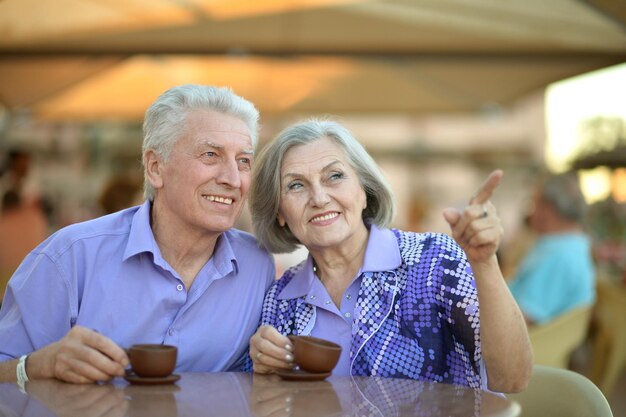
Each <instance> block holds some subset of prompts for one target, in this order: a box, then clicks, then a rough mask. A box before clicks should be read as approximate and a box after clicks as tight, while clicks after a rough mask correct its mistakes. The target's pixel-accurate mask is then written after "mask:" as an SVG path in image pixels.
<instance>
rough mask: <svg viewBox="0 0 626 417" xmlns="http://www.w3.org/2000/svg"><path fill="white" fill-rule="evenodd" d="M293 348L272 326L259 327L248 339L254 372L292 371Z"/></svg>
mask: <svg viewBox="0 0 626 417" xmlns="http://www.w3.org/2000/svg"><path fill="white" fill-rule="evenodd" d="M292 352H293V346H292V345H291V342H290V341H289V338H287V337H286V336H283V335H282V334H280V333H279V332H278V330H276V329H275V328H273V327H272V326H261V327H259V329H258V330H257V331H256V333H255V334H254V335H252V337H251V338H250V357H251V358H252V363H253V365H254V372H256V373H260V374H269V373H273V372H274V371H275V370H276V369H292V368H293V367H294V363H293V353H292Z"/></svg>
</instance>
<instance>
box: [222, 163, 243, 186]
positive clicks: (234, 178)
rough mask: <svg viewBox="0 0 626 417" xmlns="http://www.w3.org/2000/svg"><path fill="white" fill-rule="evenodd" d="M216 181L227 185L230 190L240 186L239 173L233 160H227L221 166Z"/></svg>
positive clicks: (237, 166)
mask: <svg viewBox="0 0 626 417" xmlns="http://www.w3.org/2000/svg"><path fill="white" fill-rule="evenodd" d="M217 180H218V182H219V183H220V184H224V185H227V186H229V187H232V188H239V187H240V186H241V172H240V171H239V165H238V164H237V161H235V160H228V161H226V162H224V163H223V164H222V167H221V168H220V172H219V175H218V177H217Z"/></svg>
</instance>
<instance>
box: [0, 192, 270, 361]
mask: <svg viewBox="0 0 626 417" xmlns="http://www.w3.org/2000/svg"><path fill="white" fill-rule="evenodd" d="M149 214H150V202H146V203H144V204H143V205H141V206H138V207H133V208H130V209H127V210H123V211H120V212H117V213H114V214H111V215H108V216H104V217H100V218H98V219H94V220H90V221H87V222H84V223H79V224H75V225H71V226H68V227H66V228H64V229H61V230H60V231H58V232H57V233H55V234H54V235H52V236H51V237H50V238H48V239H47V240H46V241H44V242H43V243H42V244H40V245H39V246H38V247H37V248H35V249H34V250H33V251H32V252H31V253H30V254H29V255H28V256H27V257H26V258H25V259H24V261H23V262H22V264H21V266H20V267H19V268H18V270H17V271H16V272H15V274H14V275H13V277H12V278H11V281H10V282H9V285H8V287H7V291H6V294H5V298H4V301H3V304H2V309H1V310H0V361H2V360H8V359H12V358H16V357H19V356H20V355H22V354H26V353H29V352H32V351H34V350H37V349H40V348H42V347H44V346H46V345H48V344H50V343H52V342H55V341H57V340H59V339H61V338H62V337H63V336H64V335H65V334H66V333H67V332H68V331H69V330H70V329H71V328H72V326H74V325H81V326H85V327H89V328H91V329H94V330H96V331H98V332H100V333H102V334H104V335H106V336H107V337H109V338H111V339H112V340H113V341H114V342H116V343H117V344H118V345H120V346H122V347H126V346H129V345H131V344H133V343H164V344H172V345H176V346H178V348H179V352H178V363H177V367H176V370H177V371H179V372H184V371H225V370H237V369H240V367H241V366H242V363H243V362H242V361H243V358H244V357H245V354H246V352H247V349H248V340H249V338H250V336H251V335H252V334H253V333H254V331H255V330H256V328H257V325H258V322H259V317H260V314H261V307H262V302H263V297H264V294H265V292H266V291H267V289H268V288H269V286H270V285H271V283H272V282H273V281H274V274H275V272H274V262H273V259H272V257H271V255H270V254H268V253H267V252H265V251H263V250H261V249H259V248H258V247H257V244H256V240H255V239H254V237H252V236H251V235H249V234H247V233H245V232H241V231H239V230H235V229H231V230H229V231H227V232H225V233H223V234H222V235H221V236H220V238H219V239H218V242H217V245H216V247H215V251H214V253H213V256H212V257H211V259H209V261H208V262H207V263H206V264H205V265H204V267H203V268H202V269H201V270H200V272H199V273H198V275H197V276H196V278H195V280H194V282H193V285H192V286H191V287H190V288H189V289H188V290H187V289H186V288H185V286H184V284H183V281H182V279H181V278H180V276H179V275H178V273H177V272H176V271H175V270H174V269H173V268H172V267H171V266H170V265H169V264H168V263H167V262H166V261H165V260H164V259H163V257H162V256H161V251H160V250H159V247H158V246H157V243H156V241H155V240H154V236H153V234H152V230H151V228H150V221H149ZM3 238H10V237H9V236H4V237H3Z"/></svg>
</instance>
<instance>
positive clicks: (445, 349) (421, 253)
mask: <svg viewBox="0 0 626 417" xmlns="http://www.w3.org/2000/svg"><path fill="white" fill-rule="evenodd" d="M371 227H372V229H373V230H372V232H374V233H393V234H394V236H395V239H396V240H397V244H398V249H399V251H400V257H401V259H402V262H401V264H400V266H399V267H397V268H395V269H390V270H385V271H376V272H364V273H362V274H361V287H360V290H359V294H358V298H357V302H356V306H355V310H354V315H355V320H354V322H353V325H352V344H351V349H350V360H351V365H350V372H351V374H352V375H372V376H383V377H393V378H411V379H416V380H425V381H437V382H446V383H451V384H457V385H464V386H469V387H472V388H483V389H484V388H485V387H486V385H487V384H486V381H484V379H486V378H485V372H483V371H482V369H483V365H482V353H481V345H480V316H479V309H478V295H477V291H476V285H475V282H474V277H473V274H472V270H471V268H470V265H469V263H468V261H467V258H466V256H465V253H464V252H463V250H462V249H461V248H460V247H459V246H458V245H457V244H456V242H454V240H453V239H452V238H450V237H449V236H447V235H444V234H436V233H413V232H403V231H399V230H385V229H383V230H377V229H376V226H371ZM370 242H371V239H370ZM306 263H307V262H306V261H305V262H302V263H301V264H299V265H297V266H295V267H292V268H290V269H289V270H287V271H286V272H285V273H284V275H283V276H282V277H281V278H280V279H279V280H278V281H277V282H276V283H275V284H274V285H273V286H272V288H270V290H269V292H268V293H267V295H266V297H265V302H264V305H263V313H262V317H261V324H268V325H271V326H274V327H275V328H276V329H277V330H278V331H279V332H280V333H282V334H284V335H289V334H306V332H307V329H311V328H312V326H311V320H314V317H315V308H316V307H315V306H313V305H311V304H309V303H307V301H306V299H305V297H297V298H290V299H281V297H280V295H281V291H282V290H283V289H284V288H285V287H286V286H287V284H289V282H290V281H291V280H292V278H293V277H294V275H297V272H298V271H299V270H300V269H301V268H303V266H304V265H305V264H306Z"/></svg>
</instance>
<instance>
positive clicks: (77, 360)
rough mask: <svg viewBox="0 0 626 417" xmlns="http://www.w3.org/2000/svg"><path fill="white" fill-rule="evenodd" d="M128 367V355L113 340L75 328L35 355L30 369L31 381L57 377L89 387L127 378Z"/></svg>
mask: <svg viewBox="0 0 626 417" xmlns="http://www.w3.org/2000/svg"><path fill="white" fill-rule="evenodd" d="M127 366H128V356H127V355H126V352H124V350H123V349H122V348H121V347H119V346H118V345H116V344H115V343H114V342H113V341H112V340H111V339H109V338H108V337H106V336H103V335H101V334H100V333H98V332H96V331H94V330H91V329H88V328H85V327H81V326H75V327H73V328H72V329H71V330H70V331H69V332H68V333H67V334H66V335H65V337H63V339H61V340H59V341H58V342H55V343H52V344H50V345H48V346H46V347H44V348H42V349H40V350H38V351H36V352H34V353H33V354H31V355H30V356H29V358H28V362H27V367H26V370H27V373H28V376H29V378H31V379H39V378H57V379H59V380H61V381H65V382H72V383H77V384H86V383H92V382H96V381H108V380H110V379H111V378H114V377H116V376H123V375H124V369H125V368H126V367H127Z"/></svg>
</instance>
